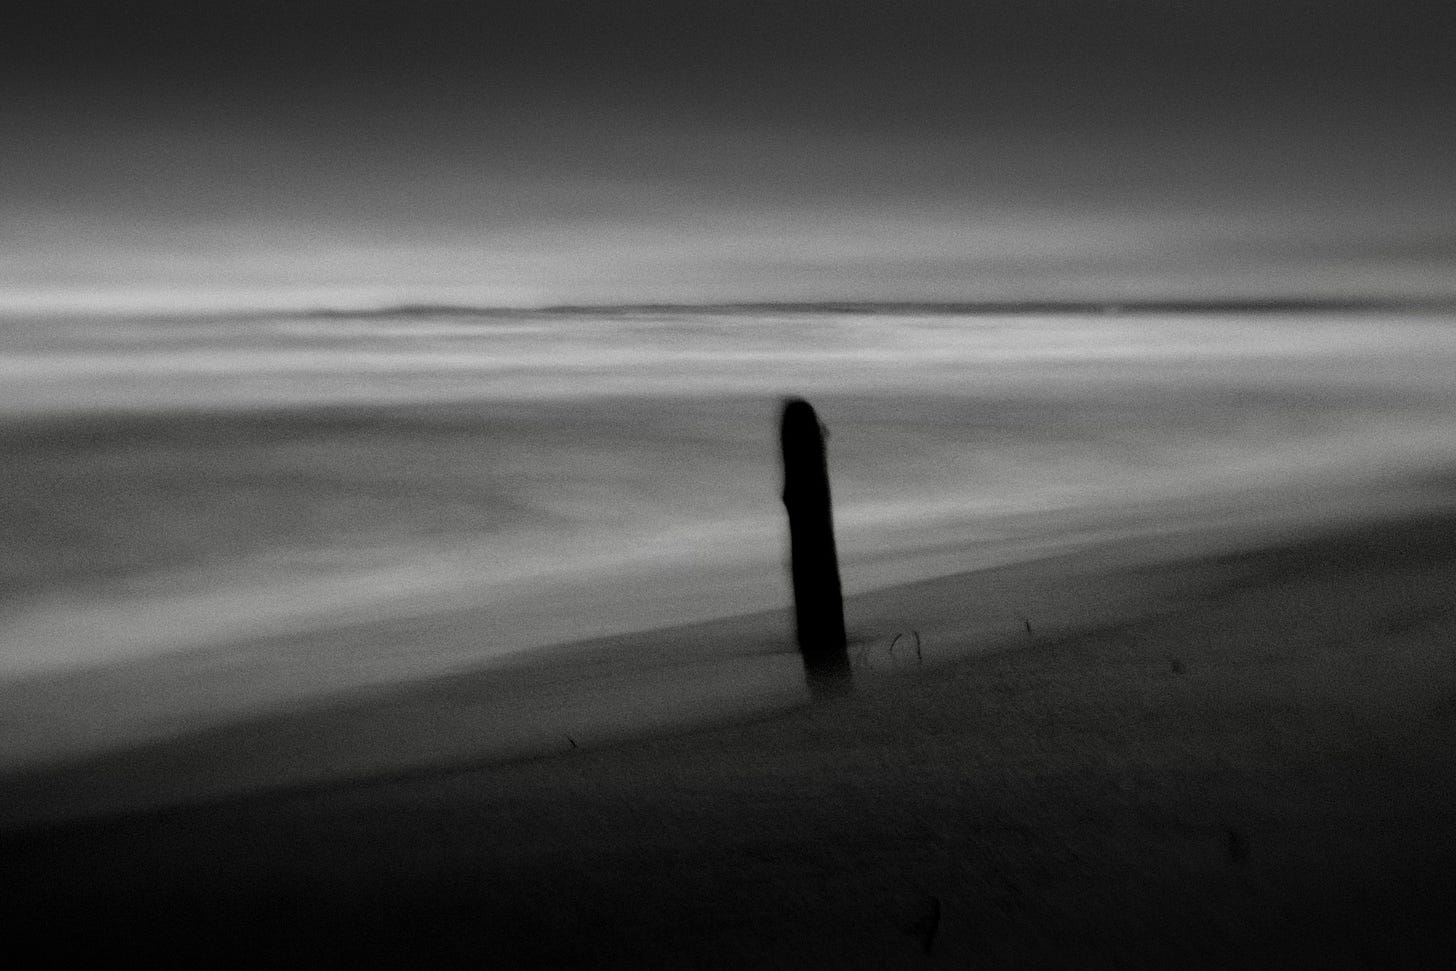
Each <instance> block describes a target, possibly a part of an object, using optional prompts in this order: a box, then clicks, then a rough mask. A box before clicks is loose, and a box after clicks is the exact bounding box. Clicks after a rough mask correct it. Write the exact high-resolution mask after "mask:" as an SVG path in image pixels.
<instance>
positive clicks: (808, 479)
mask: <svg viewBox="0 0 1456 971" xmlns="http://www.w3.org/2000/svg"><path fill="white" fill-rule="evenodd" d="M779 434H780V441H781V444H782V446H783V456H784V506H785V507H786V508H787V509H788V512H789V556H790V561H791V567H790V572H791V573H792V575H793V581H794V622H795V625H796V627H797V629H798V636H799V653H800V654H801V655H802V656H803V658H804V677H805V679H806V680H807V681H808V683H809V690H810V691H811V692H813V694H814V697H815V698H827V697H833V696H836V695H842V694H845V693H847V692H848V691H849V689H850V685H851V677H850V672H849V652H848V650H847V649H846V645H845V636H844V597H843V595H842V593H841V592H840V588H839V557H838V555H837V554H836V553H835V551H834V519H833V515H832V513H831V512H830V503H829V464H828V459H827V458H826V455H825V451H824V433H823V427H822V426H821V425H820V424H819V416H818V415H816V414H815V413H814V408H813V406H812V405H810V404H809V402H807V401H805V400H803V399H802V398H790V399H788V400H786V401H785V402H784V413H783V420H782V422H781V424H780V429H779Z"/></svg>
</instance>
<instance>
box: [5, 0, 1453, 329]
mask: <svg viewBox="0 0 1456 971" xmlns="http://www.w3.org/2000/svg"><path fill="white" fill-rule="evenodd" d="M5 16H6V18H7V21H6V24H5V28H4V29H3V30H0V90H3V91H4V92H5V94H4V97H3V99H0V172H3V173H4V178H3V179H0V312H5V311H9V312H22V313H28V312H52V311H71V310H97V311H118V310H119V311H127V312H131V311H153V310H184V311H191V310H196V309H219V308H221V309H228V308H253V307H300V306H301V307H318V306H328V307H350V306H377V305H388V304H393V303H416V302H427V303H428V302H444V303H481V304H497V305H499V304H505V305H526V306H530V305H541V304H553V303H618V302H628V303H636V302H689V303H692V302H722V301H763V300H793V301H813V300H887V301H906V300H912V301H913V300H956V301H964V300H978V299H987V300H1008V299H1009V300H1017V299H1029V300H1046V299H1074V300H1086V299H1094V300H1096V299H1107V300H1132V299H1139V298H1158V299H1168V298H1172V299H1178V298H1194V299H1206V298H1220V299H1238V298H1264V297H1297V298H1309V297H1315V298H1319V297H1330V298H1350V297H1359V298H1368V297H1375V298H1432V297H1434V298H1450V297H1452V296H1456V272H1453V271H1456V165H1453V164H1452V163H1451V159H1452V158H1453V155H1456V121H1453V119H1456V58H1452V57H1451V56H1450V52H1451V51H1452V50H1456V7H1453V5H1451V4H1449V3H1448V2H1425V0H1386V2H1357V0H1319V2H1294V0H1262V2H1242V0H1226V2H1214V0H1080V2H1073V0H983V2H935V0H899V2H895V3H870V2H865V0H836V2H830V0H780V2H756V0H755V2H750V0H740V2H732V3H729V2H722V0H700V2H677V3H669V2H666V0H614V2H604V0H529V2H497V3H478V2H455V0H408V2H406V0H356V2H344V0H317V2H308V0H290V2H284V0H238V2H232V3H226V4H224V3H216V4H209V3H205V2H201V0H135V2H128V0H120V2H114V3H100V2H94V0H92V2H85V0H50V2H44V3H42V2H35V0H21V2H20V3H19V4H10V5H7V12H6V15H5Z"/></svg>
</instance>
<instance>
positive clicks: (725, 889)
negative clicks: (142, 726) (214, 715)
mask: <svg viewBox="0 0 1456 971" xmlns="http://www.w3.org/2000/svg"><path fill="white" fill-rule="evenodd" d="M1018 570H1019V572H1018ZM988 602H989V603H988ZM849 613H850V624H851V627H852V628H853V629H854V631H855V634H856V637H857V638H858V642H857V644H856V646H855V648H854V649H853V651H852V653H855V654H856V655H857V657H858V659H859V664H860V667H861V675H862V676H861V689H860V690H859V691H858V692H857V694H856V695H855V696H854V697H852V698H850V699H847V700H845V701H843V702H837V703H833V704H829V705H824V706H820V707H812V708H811V707H808V706H805V705H803V704H802V703H801V695H800V694H799V693H798V691H797V690H796V689H794V690H790V689H786V688H785V687H784V684H785V682H784V681H783V675H784V672H785V668H784V665H785V664H786V663H788V664H790V665H791V664H792V661H793V659H792V657H786V656H785V655H784V654H783V653H782V646H783V645H782V618H779V617H758V618H739V619H736V620H733V621H726V622H724V623H723V624H719V625H716V626H715V625H707V626H702V627H698V628H691V629H685V630H680V631H675V632H658V633H656V634H653V635H644V636H643V637H640V638H636V639H631V638H628V639H619V640H618V641H615V642H609V643H599V644H595V645H586V646H584V647H582V648H580V649H578V650H575V651H565V652H563V653H562V654H561V655H560V658H561V660H559V661H557V662H555V663H554V664H547V665H535V666H533V665H531V664H524V663H522V664H519V665H514V666H506V667H502V668H499V669H495V670H493V671H482V672H478V673H475V674H472V675H461V676H458V677H454V678H449V679H440V680H438V681H436V682H432V683H431V684H429V685H425V686H421V687H418V688H415V689H412V690H411V692H408V693H402V694H396V695H387V694H386V695H380V696H376V697H361V698H357V699H354V700H352V701H350V702H349V703H347V704H340V705H336V706H334V707H332V708H330V709H328V710H325V711H317V712H311V713H292V714H290V715H288V716H286V717H285V716H278V717H276V718H273V719H271V720H268V719H264V720H260V721H255V722H253V723H250V724H248V725H243V726H238V727H235V728H231V729H223V730H217V731H214V732H211V733H208V734H206V735H204V736H199V737H194V738H190V739H182V740H177V741H174V742H170V743H165V744H159V745H153V746H149V747H147V748H144V749H140V750H137V751H133V752H126V753H117V754H113V755H110V756H107V757H105V758H99V759H94V760H91V761H89V762H87V763H84V764H81V765H73V766H69V767H58V768H52V769H48V770H45V771H37V772H31V773H28V774H25V775H21V776H15V777H12V778H9V779H0V784H4V785H5V786H6V796H5V800H4V801H5V811H4V816H3V817H0V818H3V819H4V827H5V828H4V829H3V830H0V908H3V909H0V919H3V930H4V945H3V946H4V947H5V948H7V949H17V948H19V947H20V946H21V945H22V944H23V943H24V942H26V941H29V942H33V943H35V944H38V945H40V947H41V948H42V950H41V951H39V952H37V953H38V954H40V955H41V956H42V957H44V958H45V959H47V961H50V960H64V959H72V958H75V957H78V956H79V957H83V958H93V959H95V958H109V957H112V956H115V955H119V954H123V953H124V954H129V955H132V956H139V957H143V958H147V959H150V960H153V961H160V962H164V963H167V964H176V963H181V962H192V963H205V964H207V965H217V964H245V965H249V966H265V965H267V964H277V963H280V962H281V963H284V964H307V965H334V964H338V965H344V964H348V965H359V964H365V965H377V964H394V965H401V966H408V965H414V964H417V963H418V962H421V961H423V962H427V963H429V964H433V965H436V966H438V965H441V964H450V965H454V964H461V965H471V966H477V967H479V966H486V967H490V966H516V965H525V966H537V965H545V966H622V967H720V966H726V967H767V966H825V967H845V966H859V967H875V968H880V967H924V966H943V967H986V966H990V967H1045V966H1053V967H1058V966H1087V965H1131V966H1141V967H1172V966H1183V967H1186V966H1209V967H1228V966H1258V967H1268V966H1281V965H1282V966H1300V967H1305V966H1312V967H1390V966H1429V967H1444V966H1448V965H1449V961H1450V960H1451V956H1452V955H1453V954H1456V758H1453V756H1456V519H1435V518H1429V517H1428V518H1427V519H1425V520H1423V521H1409V520H1407V521H1402V522H1395V523H1387V524H1382V525H1377V526H1369V527H1362V528H1360V529H1358V530H1349V531H1345V532H1342V533H1338V534H1330V535H1322V536H1316V537H1304V538H1294V539H1289V540H1287V541H1284V542H1281V543H1280V544H1279V545H1277V546H1275V547H1272V548H1263V549H1257V550H1255V551H1253V552H1241V553H1233V552H1228V551H1227V550H1225V551H1223V552H1208V551H1206V550H1205V551H1204V552H1202V553H1200V554H1198V555H1196V556H1195V555H1190V556H1185V557H1183V558H1169V557H1168V556H1167V555H1164V556H1161V557H1157V558H1153V559H1152V560H1150V559H1149V558H1148V557H1147V556H1140V555H1137V554H1135V553H1130V552H1128V551H1123V552H1121V553H1118V552H1117V551H1105V552H1104V553H1101V554H1089V555H1085V556H1082V557H1081V558H1077V557H1073V558H1067V559H1064V560H1058V561H1048V562H1047V563H1044V564H1041V565H1040V566H1037V567H1023V568H1017V569H1011V570H1005V571H999V572H993V573H991V574H985V575H980V576H977V575H971V576H967V577H951V578H946V579H944V580H940V581H933V582H931V583H928V584H917V585H915V586H914V587H907V588H900V589H898V590H894V591H886V592H883V593H880V594H875V595H872V596H868V597H865V598H862V599H860V600H859V601H857V602H855V603H854V604H853V605H852V607H851V610H850V612H849ZM1023 617H1025V618H1027V619H1030V620H1031V621H1032V630H1031V632H1030V633H1028V632H1027V631H1026V629H1025V623H1024V621H1023ZM911 627H915V628H916V629H918V630H920V631H921V633H922V639H923V650H922V655H923V660H924V663H923V664H922V663H920V662H919V661H916V660H912V655H913V648H912V647H907V641H906V640H905V639H903V638H902V639H901V640H900V641H899V643H898V644H897V645H896V649H895V654H894V656H893V657H892V656H891V654H890V651H889V641H890V640H891V639H892V638H893V636H894V634H895V633H897V632H899V631H901V630H907V629H909V628H911ZM725 645H728V648H731V647H732V646H733V645H738V646H739V648H740V649H738V650H736V651H735V650H732V649H728V648H725ZM1010 647H1016V648H1019V649H1016V650H1001V649H1000V648H1010ZM993 649H994V650H993ZM978 651H979V652H981V653H979V654H977V653H976V652H978ZM633 652H636V653H633ZM675 652H677V653H675ZM628 657H637V658H638V659H639V660H638V662H635V663H636V666H635V667H634V666H633V664H632V663H629V662H628V661H627V660H626V659H627V658H628ZM644 658H645V659H646V660H643V659H644ZM674 659H677V660H674ZM723 670H728V671H729V672H730V673H729V674H725V675H722V676H721V678H719V680H717V681H714V680H713V677H708V676H707V675H705V674H704V672H710V671H720V672H721V671H723ZM653 672H655V673H653ZM664 672H676V673H664ZM745 672H758V673H757V674H749V673H745ZM704 677H708V680H709V681H712V682H713V683H715V684H719V685H720V687H718V688H713V687H707V688H704V689H703V690H702V691H701V692H700V694H699V695H697V696H693V695H691V694H689V695H683V694H681V692H680V691H679V689H681V688H682V686H683V685H684V684H687V683H695V682H697V681H698V680H701V679H702V678H704ZM754 678H760V679H761V683H759V689H760V690H757V691H756V692H753V693H752V694H751V697H752V699H753V700H751V701H743V697H744V696H743V695H742V694H735V693H734V692H733V691H730V690H728V689H727V688H722V687H721V685H722V684H729V683H731V684H734V685H738V686H739V687H741V686H742V685H743V684H746V683H751V682H753V679H754ZM654 679H657V682H659V683H658V684H657V688H662V679H666V680H667V681H668V682H671V685H669V687H672V690H671V691H667V694H673V693H674V692H678V693H677V695H676V696H678V697H683V698H685V699H686V700H685V701H683V703H682V705H681V706H680V708H681V709H682V710H679V711H677V712H675V713H669V715H667V716H664V715H662V714H661V712H659V711H657V710H656V709H654V710H652V711H651V712H648V713H647V714H642V712H644V711H647V709H646V708H645V707H644V706H645V705H646V701H645V700H642V699H639V701H638V702H636V703H635V704H637V709H638V711H639V717H637V718H635V720H634V719H631V718H625V717H623V716H621V712H620V710H619V709H618V708H613V706H607V707H608V708H611V709H612V711H615V712H616V714H615V715H613V714H612V711H604V709H603V708H602V707H601V706H600V705H597V706H595V707H594V706H591V705H586V706H584V707H583V706H581V705H580V704H579V703H580V699H581V698H582V697H583V696H588V697H589V696H590V695H591V691H590V690H588V689H590V687H591V686H592V684H593V683H594V682H600V683H601V684H603V685H607V684H608V683H611V684H612V687H611V691H610V692H609V693H610V694H611V697H613V698H616V699H618V700H619V701H620V699H622V698H630V697H631V690H632V688H631V686H632V685H640V684H643V683H647V684H648V685H649V687H648V688H643V689H640V690H644V691H648V693H649V694H650V695H651V697H653V698H661V697H662V696H663V691H661V690H657V689H654V688H652V687H651V685H652V684H653V683H654ZM603 690H604V691H605V690H606V689H605V688H604V689H603ZM624 692H625V693H624ZM643 697H644V698H645V697H647V696H645V695H644V696H643ZM512 698H514V699H516V700H515V701H514V702H512V701H510V699H512ZM482 699H484V700H482ZM522 699H525V700H522ZM573 699H574V700H573ZM734 699H737V700H734ZM632 704H634V703H633V702H628V703H627V707H629V708H630V707H631V706H632ZM512 705H515V707H514V708H512V707H511V706H512ZM573 705H576V707H573ZM530 712H534V713H535V717H534V719H531V718H525V719H524V720H523V719H522V716H523V714H524V713H530ZM562 712H565V714H562ZM748 713H755V717H753V718H752V719H750V720H748V721H743V722H739V723H737V724H734V725H731V726H729V727H721V726H720V727H716V728H711V729H700V730H697V731H692V732H688V733H682V734H677V735H672V736H669V737H658V738H652V739H645V740H642V739H639V740H637V741H622V740H621V739H622V738H623V737H624V736H626V735H629V734H631V733H632V732H640V731H641V730H643V729H644V728H650V727H652V725H653V724H654V721H653V720H654V719H666V720H673V719H676V720H677V721H678V722H679V723H680V722H682V721H684V720H686V719H688V718H690V717H691V716H693V715H702V716H706V717H711V716H722V715H727V714H736V715H740V716H741V715H744V714H748ZM511 719H515V723H518V724H529V725H531V726H532V727H531V730H530V731H524V730H523V731H522V732H521V733H519V734H518V735H517V736H515V737H513V738H510V739H507V741H506V742H502V743H500V744H499V745H497V746H496V748H494V749H491V748H490V746H484V747H482V746H481V744H480V741H479V740H480V738H481V737H482V736H481V733H482V732H484V731H486V730H489V729H490V726H492V725H494V726H495V727H496V729H498V730H504V729H503V726H504V725H506V724H507V723H510V722H511ZM431 726H437V727H435V728H431ZM576 732H580V733H582V737H581V738H577V737H576V735H575V734H573V735H572V738H571V739H570V740H567V739H565V735H566V734H569V733H576ZM472 738H473V739H474V740H475V744H474V746H473V747H472V746H471V745H470V744H469V740H470V739H472ZM571 742H575V743H577V744H579V745H580V746H581V747H580V748H571V745H570V743H571ZM513 752H514V754H517V755H530V754H532V753H536V754H535V757H531V758H522V759H518V760H516V761H513V762H509V763H506V764H499V763H497V764H480V760H481V759H482V758H483V757H492V756H502V755H508V754H512V753H513ZM542 752H546V753H548V754H545V755H544V756H543V755H541V754H540V753H542ZM452 763H453V765H452ZM350 779H354V780H356V781H353V782H349V781H347V780H350ZM321 782H322V784H320V783H321ZM278 786H285V787H291V788H282V789H279V788H276V787H278ZM269 787H272V788H269ZM249 791H251V794H246V793H248V792H249ZM235 793H244V794H243V795H233V794H235ZM169 805H170V808H169ZM123 809H129V810H130V811H129V812H118V810H123ZM88 814H90V816H91V817H92V818H90V819H89V820H88V819H79V818H78V817H82V816H86V815H88ZM67 820H69V821H67ZM937 917H938V919H937ZM927 952H928V953H927ZM15 953H18V952H15Z"/></svg>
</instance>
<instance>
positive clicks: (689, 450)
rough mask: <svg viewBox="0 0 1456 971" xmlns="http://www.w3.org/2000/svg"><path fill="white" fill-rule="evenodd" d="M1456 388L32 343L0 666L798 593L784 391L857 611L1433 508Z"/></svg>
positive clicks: (20, 401) (328, 345) (7, 671)
mask: <svg viewBox="0 0 1456 971" xmlns="http://www.w3.org/2000/svg"><path fill="white" fill-rule="evenodd" d="M1453 365H1456V327H1453V321H1452V320H1451V319H1450V318H1449V317H1447V316H1442V315H1439V314H1433V313H1426V314H1392V313H1374V312H1352V311H1346V312H1323V313H1320V312H1309V313H1256V314H1243V315H1240V314H1235V313H1188V314H1173V313H1157V314H1150V313H1130V314H1125V315H1115V314H1105V315H1099V314H1081V315H1075V314H1064V315H1000V316H972V315H966V314H959V315H957V314H946V313H933V312H924V313H916V312H909V311H905V312H897V313H886V312H869V311H867V312H863V313H849V312H789V311H774V310H724V311H696V312H693V311H666V310H664V311H652V312H649V311H620V312H585V311H583V312H535V313H533V312H522V313H505V312H501V313H490V314H476V313H469V312H458V313H456V312H444V311H401V312H398V313H389V314H375V315H359V316H349V315H296V316H278V317H235V318H218V319H180V318H179V319H149V320H141V319H85V318H67V319H58V318H37V319H33V320H23V319H12V320H8V321H4V322H0V459H3V462H4V473H3V479H0V502H3V509H4V514H3V516H0V531H3V532H0V592H3V607H0V678H9V679H14V678H17V677H25V676H29V675H36V674H42V673H45V672H51V671H58V670H64V669H68V668H76V667H84V666H89V665H96V664H103V663H108V662H112V661H117V660H125V659H128V658H137V657H143V656H148V655H156V654H161V653H165V652H170V651H178V650H186V649H194V648H202V647H209V646H213V647H215V646H218V645H227V644H229V643H231V642H235V641H238V640H241V639H247V638H257V637H259V636H264V635H279V636H288V635H291V634H296V633H298V632H301V631H309V630H319V629H324V628H336V627H339V626H342V625H352V624H371V623H379V622H383V621H387V620H390V619H391V618H399V617H406V616H407V617H420V616H431V615H434V614H439V613H441V612H448V611H451V610H458V609H471V610H473V611H475V613H474V614H473V615H472V617H473V619H472V623H473V624H475V625H476V627H477V629H478V632H479V634H478V637H474V638H469V639H465V640H463V641H462V640H460V639H459V638H453V639H444V638H442V639H441V641H440V642H439V643H429V642H425V643H412V644H401V645H399V646H398V650H397V651H395V652H393V653H392V654H390V655H388V656H377V655H376V656H371V657H369V658H360V659H357V663H355V664H354V668H355V670H352V671H348V672H345V671H344V668H342V667H341V668H339V669H338V670H337V671H335V672H334V673H332V674H324V675H320V684H319V686H318V687H319V689H320V690H325V689H327V688H329V687H331V686H336V685H337V684H338V683H341V682H343V681H349V680H350V679H357V680H360V681H371V680H384V679H389V678H394V677H405V676H410V675H414V674H421V673H428V672H429V671H433V670H439V669H442V668H446V667H450V666H455V665H459V664H463V663H469V662H470V661H471V660H474V659H476V658H478V657H480V656H484V655H488V654H492V653H499V652H502V651H510V650H516V649H520V648H525V647H531V646H539V645H543V644H550V643H555V642H560V641H564V640H569V639H572V638H580V637H587V636H592V635H595V634H599V633H606V632H612V631H626V630H631V629H637V628H644V627H649V626H656V625H661V624H667V623H673V622H679V621H687V620H694V619H702V618H707V617H712V616H717V615H723V614H729V613H735V612H740V611H748V610H753V609H758V608H762V607H770V606H776V605H780V604H782V603H783V602H784V600H785V597H786V589H785V582H784V577H783V564H782V561H783V549H784V540H783V531H784V530H783V523H782V514H781V508H780V506H779V504H778V495H777V493H778V489H779V483H778V466H777V456H776V453H775V447H776V442H775V434H776V420H777V409H778V402H779V399H780V397H781V396H782V395H785V394H803V395H806V396H808V397H810V398H811V400H813V401H814V403H815V404H816V406H817V407H818V409H819V411H820V413H821V416H822V417H823V419H824V420H825V422H826V423H827V425H828V427H829V429H830V432H831V439H830V462H831V471H832V475H833V481H834V489H835V499H836V515H837V525H838V530H839V537H840V546H841V557H842V560H843V563H844V573H845V581H846V586H847V588H848V589H849V590H851V591H854V590H862V589H867V588H871V587H874V586H879V585H885V584H889V583H894V582H897V581H901V580H909V579H915V578H919V577H924V576H929V575H933V574H936V573H940V572H945V571H949V570H958V569H971V568H974V567H977V566H983V565H988V564H991V563H996V562H1005V561H1008V560H1014V559H1017V558H1024V557H1028V556H1034V555H1039V554H1040V553H1043V552H1046V551H1051V550H1056V549H1060V548H1065V547H1067V546H1070V545H1075V544H1078V543H1084V542H1091V541H1095V540H1102V539H1107V538H1113V537H1117V536H1123V535H1134V534H1144V533H1148V532H1158V531H1163V530H1174V529H1180V528H1185V527H1190V526H1194V525H1198V526H1203V527H1207V526H1219V525H1237V524H1246V523H1251V522H1279V521H1295V520H1300V519H1304V520H1308V519H1330V518H1336V517H1342V516H1352V515H1360V514H1364V513H1372V512H1377V511H1379V510H1381V509H1382V508H1388V507H1390V506H1393V505H1398V504H1409V503H1419V502H1420V501H1421V489H1420V486H1421V483H1422V482H1425V481H1431V482H1434V481H1435V479H1434V478H1432V475H1433V474H1434V473H1438V472H1444V470H1445V469H1446V468H1447V467H1449V466H1450V465H1451V464H1453V460H1456V421H1453V418H1456V381H1453V380H1452V378H1451V375H1452V374H1453V373H1456V370H1453ZM304 667H305V668H306V667H307V665H306V664H305V665H304ZM321 669H322V668H321ZM340 672H344V673H340ZM290 690H296V686H295V688H294V689H290Z"/></svg>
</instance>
